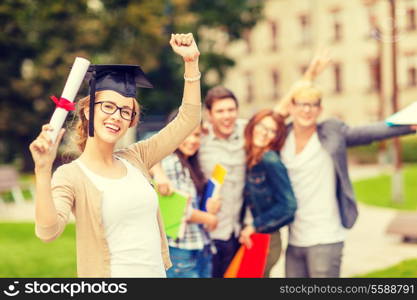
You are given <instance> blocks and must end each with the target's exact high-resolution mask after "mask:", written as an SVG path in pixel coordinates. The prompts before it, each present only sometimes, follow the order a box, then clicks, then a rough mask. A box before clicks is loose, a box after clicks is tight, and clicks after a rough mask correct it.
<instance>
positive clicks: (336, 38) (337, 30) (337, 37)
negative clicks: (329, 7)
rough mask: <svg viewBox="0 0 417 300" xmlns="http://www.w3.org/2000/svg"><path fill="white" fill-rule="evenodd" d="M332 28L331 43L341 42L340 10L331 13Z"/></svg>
mask: <svg viewBox="0 0 417 300" xmlns="http://www.w3.org/2000/svg"><path fill="white" fill-rule="evenodd" d="M331 13H332V19H333V20H332V22H333V24H332V27H333V36H332V41H333V42H340V41H341V40H342V30H343V28H342V21H341V19H340V10H339V9H335V10H333V11H332V12H331Z"/></svg>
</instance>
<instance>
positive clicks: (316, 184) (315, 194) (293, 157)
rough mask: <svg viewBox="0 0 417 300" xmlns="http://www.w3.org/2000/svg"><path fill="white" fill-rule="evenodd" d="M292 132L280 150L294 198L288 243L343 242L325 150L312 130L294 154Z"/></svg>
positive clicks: (331, 167) (333, 178)
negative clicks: (301, 148)
mask: <svg viewBox="0 0 417 300" xmlns="http://www.w3.org/2000/svg"><path fill="white" fill-rule="evenodd" d="M295 150H296V146H295V137H294V131H292V132H291V133H290V134H289V135H288V137H287V139H286V142H285V144H284V147H283V148H282V150H281V157H282V160H283V162H284V164H285V165H286V167H287V169H288V175H289V177H290V180H291V183H292V187H293V189H294V193H295V196H296V199H297V205H298V207H297V210H296V213H295V219H294V222H293V223H292V224H290V226H289V240H288V243H289V244H290V245H293V246H299V247H309V246H314V245H318V244H330V243H336V242H341V241H344V240H345V238H346V233H347V230H346V229H345V228H344V227H343V226H342V223H341V219H340V214H339V208H338V204H337V197H336V173H335V169H334V165H333V161H332V159H331V157H330V155H329V153H328V152H327V151H326V150H325V149H324V148H323V146H322V145H321V143H320V140H319V138H318V135H317V133H314V134H313V135H312V136H311V138H310V140H309V141H308V143H307V144H306V145H305V147H304V149H303V150H302V151H301V152H300V153H298V154H295Z"/></svg>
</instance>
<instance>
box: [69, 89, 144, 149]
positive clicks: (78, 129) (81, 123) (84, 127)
mask: <svg viewBox="0 0 417 300" xmlns="http://www.w3.org/2000/svg"><path fill="white" fill-rule="evenodd" d="M101 92H102V91H98V92H96V99H97V97H98V95H99V93H101ZM131 99H133V111H134V112H135V113H136V115H135V118H134V119H133V120H132V121H131V122H130V125H129V127H133V126H136V124H137V123H138V122H139V113H140V106H139V103H137V100H136V99H135V98H131ZM89 104H90V96H87V97H84V98H82V99H80V100H79V101H78V102H77V118H78V120H77V123H76V124H75V126H74V131H75V134H74V142H75V144H76V145H77V148H78V150H79V151H81V152H83V151H84V149H85V144H86V143H87V138H88V120H87V118H86V117H85V109H86V108H88V107H89Z"/></svg>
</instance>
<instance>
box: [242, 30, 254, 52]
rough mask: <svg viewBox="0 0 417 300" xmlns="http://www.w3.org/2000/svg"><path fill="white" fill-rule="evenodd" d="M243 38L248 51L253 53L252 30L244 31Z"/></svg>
mask: <svg viewBox="0 0 417 300" xmlns="http://www.w3.org/2000/svg"><path fill="white" fill-rule="evenodd" d="M243 38H244V40H245V42H246V53H248V54H249V53H252V50H253V49H252V41H251V32H250V30H245V32H244V33H243Z"/></svg>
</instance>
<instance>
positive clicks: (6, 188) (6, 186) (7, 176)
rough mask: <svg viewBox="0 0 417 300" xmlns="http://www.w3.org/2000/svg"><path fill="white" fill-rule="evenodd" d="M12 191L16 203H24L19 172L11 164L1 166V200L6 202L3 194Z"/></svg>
mask: <svg viewBox="0 0 417 300" xmlns="http://www.w3.org/2000/svg"><path fill="white" fill-rule="evenodd" d="M4 192H11V194H12V196H13V200H14V201H15V203H23V202H24V201H25V198H24V197H23V193H22V189H21V187H20V184H19V172H18V171H17V170H16V169H15V168H13V167H11V166H0V201H2V202H4V199H2V198H1V194H2V193H4Z"/></svg>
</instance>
